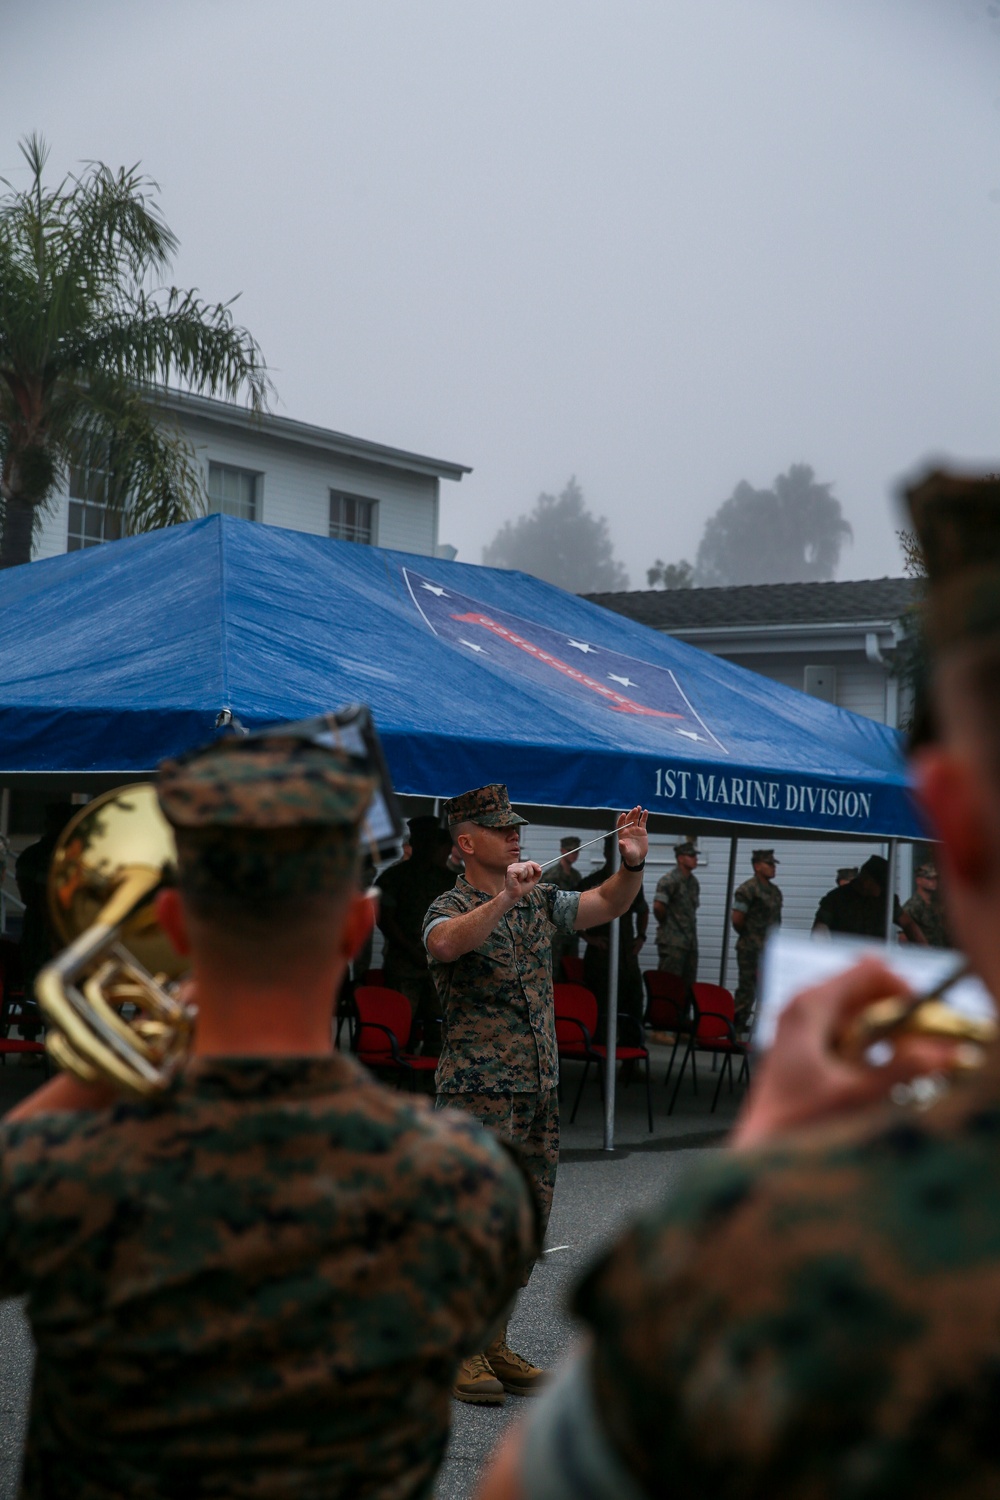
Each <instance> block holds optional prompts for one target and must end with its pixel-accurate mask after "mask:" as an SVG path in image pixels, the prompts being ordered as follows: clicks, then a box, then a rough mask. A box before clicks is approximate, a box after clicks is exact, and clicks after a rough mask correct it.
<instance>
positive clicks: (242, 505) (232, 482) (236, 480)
mask: <svg viewBox="0 0 1000 1500" xmlns="http://www.w3.org/2000/svg"><path fill="white" fill-rule="evenodd" d="M260 477H261V476H260V475H259V474H255V473H254V471H253V470H252V469H234V468H232V467H231V466H230V465H229V464H213V463H210V464H209V466H208V508H209V510H210V511H216V512H218V513H219V514H221V515H223V516H238V517H239V518H240V520H241V521H256V520H258V519H259V517H258V515H257V502H258V499H259V492H260V485H259V483H258V481H259V480H260Z"/></svg>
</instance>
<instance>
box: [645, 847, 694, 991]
mask: <svg viewBox="0 0 1000 1500" xmlns="http://www.w3.org/2000/svg"><path fill="white" fill-rule="evenodd" d="M674 856H675V858H676V860H677V863H676V865H675V866H674V868H673V869H672V870H668V871H667V873H666V874H665V875H661V876H660V878H659V880H658V881H657V883H656V894H655V895H654V897H653V916H654V917H655V918H656V924H657V926H656V951H657V953H658V954H659V963H658V965H657V967H658V968H660V969H662V970H663V971H664V972H665V973H667V974H677V975H679V976H680V978H681V979H683V981H684V983H685V984H688V985H690V984H694V982H695V980H696V979H697V978H698V906H699V904H700V902H701V887H700V885H699V884H698V877H697V875H696V874H695V873H694V872H695V870H696V869H697V868H698V849H697V846H696V845H695V844H694V843H693V841H692V840H691V839H685V841H684V842H683V843H682V844H675V845H674Z"/></svg>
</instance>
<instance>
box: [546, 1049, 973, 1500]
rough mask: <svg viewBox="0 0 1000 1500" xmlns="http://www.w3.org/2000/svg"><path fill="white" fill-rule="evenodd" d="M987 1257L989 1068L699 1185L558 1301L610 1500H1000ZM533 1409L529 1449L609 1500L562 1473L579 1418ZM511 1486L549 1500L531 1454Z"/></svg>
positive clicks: (738, 1158) (578, 1488) (722, 1168)
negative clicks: (599, 1431) (584, 1358)
mask: <svg viewBox="0 0 1000 1500" xmlns="http://www.w3.org/2000/svg"><path fill="white" fill-rule="evenodd" d="M998 1246H1000V1057H998V1056H997V1055H996V1053H994V1056H993V1058H992V1060H991V1062H990V1064H989V1065H988V1068H987V1070H986V1071H985V1073H984V1074H983V1075H980V1076H978V1077H975V1078H974V1079H973V1080H972V1081H963V1083H962V1085H960V1086H958V1087H956V1089H955V1091H954V1093H953V1094H952V1095H951V1096H950V1097H949V1098H947V1099H945V1100H944V1101H943V1102H941V1103H939V1104H937V1105H935V1106H933V1107H932V1108H931V1109H929V1110H927V1111H926V1112H922V1113H921V1112H917V1111H915V1110H913V1109H911V1108H909V1107H905V1108H898V1107H895V1106H886V1107H882V1108H879V1109H878V1110H875V1111H866V1112H865V1113H864V1114H863V1115H862V1116H860V1117H858V1116H856V1117H854V1118H853V1119H852V1120H851V1121H850V1122H844V1123H837V1124H834V1125H825V1126H820V1127H814V1128H813V1129H812V1131H811V1132H810V1133H809V1136H808V1137H806V1139H805V1140H804V1141H802V1142H801V1143H797V1144H786V1145H774V1146H771V1147H769V1148H767V1149H765V1150H760V1151H758V1152H755V1153H749V1152H748V1153H738V1154H737V1153H734V1154H727V1155H723V1156H721V1157H719V1158H718V1159H717V1160H716V1161H715V1162H713V1163H712V1164H711V1165H709V1166H705V1167H702V1168H701V1169H700V1170H698V1171H696V1172H693V1173H692V1174H691V1176H690V1177H689V1178H688V1179H687V1181H686V1183H684V1184H682V1186H681V1187H679V1188H674V1189H672V1190H671V1192H670V1195H669V1197H667V1198H666V1199H665V1200H664V1201H662V1202H661V1203H659V1204H658V1205H657V1206H656V1207H655V1208H653V1209H652V1210H650V1211H647V1212H646V1213H645V1214H643V1215H642V1216H641V1217H640V1218H639V1220H638V1221H637V1222H636V1223H635V1224H634V1225H633V1226H632V1227H631V1228H630V1229H629V1230H627V1231H626V1233H625V1234H624V1236H623V1237H622V1238H621V1239H619V1240H618V1242H617V1243H616V1245H615V1246H614V1247H613V1248H612V1250H611V1251H610V1253H608V1254H606V1255H605V1256H604V1257H603V1258H602V1259H601V1260H600V1261H599V1262H598V1264H597V1265H596V1267H595V1268H594V1269H593V1270H592V1271H591V1272H590V1273H589V1274H588V1275H587V1276H586V1278H585V1279H584V1281H583V1282H582V1284H581V1285H580V1286H579V1287H578V1288H577V1290H576V1292H575V1294H574V1296H573V1298H572V1309H573V1312H574V1313H575V1315H576V1316H577V1317H578V1318H579V1319H580V1320H581V1321H582V1322H583V1324H584V1325H585V1326H586V1327H587V1328H588V1329H589V1331H590V1333H591V1336H592V1339H593V1344H594V1351H595V1352H594V1356H593V1362H592V1364H589V1365H588V1367H587V1368H586V1372H585V1374H586V1383H587V1385H588V1386H589V1387H590V1389H591V1390H592V1393H593V1398H594V1399H593V1406H594V1408H595V1409H596V1412H597V1413H598V1414H599V1419H600V1423H601V1426H602V1427H603V1428H604V1431H605V1433H606V1434H607V1437H608V1438H609V1439H610V1442H611V1445H612V1448H613V1458H617V1459H619V1460H623V1465H622V1466H623V1468H624V1469H625V1470H626V1482H620V1483H616V1484H615V1485H614V1487H613V1489H612V1490H611V1493H613V1494H614V1495H615V1497H616V1500H618V1497H620V1496H622V1495H625V1494H627V1493H629V1491H628V1488H627V1478H628V1477H631V1478H632V1480H633V1481H634V1482H635V1483H636V1484H637V1486H638V1493H640V1494H641V1495H644V1496H647V1497H650V1500H660V1497H661V1496H663V1495H669V1496H670V1500H705V1497H706V1496H711V1497H712V1500H771V1497H778V1496H780V1497H781V1500H888V1497H892V1500H895V1497H905V1500H943V1497H947V1500H989V1497H993V1496H996V1495H1000V1445H998V1443H997V1436H996V1432H997V1428H996V1411H997V1378H998V1377H997V1372H998V1370H1000V1259H998ZM734 1268H738V1274H736V1273H735V1269H734ZM545 1401H546V1398H545V1397H544V1396H543V1397H542V1404H541V1405H540V1406H538V1407H536V1408H535V1409H534V1410H533V1411H532V1413H531V1414H530V1418H529V1420H530V1421H531V1422H532V1423H538V1424H540V1425H541V1427H542V1428H543V1429H545V1428H546V1427H547V1428H548V1429H549V1434H548V1435H549V1437H550V1438H551V1437H554V1438H555V1440H556V1443H555V1446H554V1447H553V1444H552V1443H551V1442H548V1443H545V1442H541V1434H539V1439H538V1442H539V1444H540V1451H544V1450H545V1449H546V1448H547V1449H548V1450H549V1451H550V1452H551V1453H552V1456H553V1458H554V1460H555V1463H554V1468H555V1469H560V1468H561V1469H562V1472H563V1473H564V1474H566V1473H569V1474H570V1475H571V1478H572V1481H573V1482H572V1484H571V1486H570V1491H569V1493H572V1494H574V1495H579V1494H582V1493H586V1494H588V1495H593V1496H598V1495H599V1496H600V1497H601V1500H604V1496H605V1493H606V1491H605V1489H604V1488H600V1489H598V1488H593V1489H592V1488H590V1487H588V1486H586V1485H585V1484H584V1483H583V1482H582V1479H581V1474H580V1467H579V1465H578V1464H576V1463H574V1462H571V1459H572V1455H571V1454H570V1452H569V1447H570V1445H569V1443H568V1441H567V1436H566V1434H567V1431H572V1430H573V1427H574V1426H577V1427H579V1426H581V1425H582V1424H583V1418H582V1417H581V1415H580V1413H579V1411H576V1412H574V1411H568V1412H567V1411H565V1410H564V1411H563V1412H562V1413H561V1414H557V1413H556V1412H555V1411H547V1410H546V1407H545V1404H544V1403H545ZM560 1445H561V1446H560ZM536 1446H537V1445H536ZM524 1474H525V1485H524V1491H525V1497H526V1500H536V1497H542V1496H544V1497H546V1500H548V1497H549V1496H557V1495H558V1496H560V1500H561V1496H562V1493H563V1491H562V1490H560V1489H559V1488H558V1487H556V1485H555V1484H553V1486H552V1487H551V1488H550V1487H549V1486H548V1485H547V1484H546V1483H545V1481H544V1479H543V1478H542V1477H541V1476H540V1474H539V1463H538V1462H537V1461H536V1454H535V1451H534V1450H533V1445H532V1442H531V1440H530V1438H529V1442H528V1445H527V1447H526V1452H525V1465H524ZM574 1485H575V1488H574V1487H573V1486H574Z"/></svg>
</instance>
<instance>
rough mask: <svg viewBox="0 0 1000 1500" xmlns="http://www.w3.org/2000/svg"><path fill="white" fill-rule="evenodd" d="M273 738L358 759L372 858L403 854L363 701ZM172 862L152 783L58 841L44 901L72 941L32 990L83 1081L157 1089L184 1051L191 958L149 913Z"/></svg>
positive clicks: (58, 1048) (112, 800) (55, 1043)
mask: <svg viewBox="0 0 1000 1500" xmlns="http://www.w3.org/2000/svg"><path fill="white" fill-rule="evenodd" d="M268 734H298V735H301V736H302V737H303V738H308V739H312V740H314V741H315V742H316V743H318V744H324V745H328V746H330V747H333V748H337V749H340V750H342V751H343V752H344V753H345V754H348V755H350V756H352V757H353V758H355V759H357V760H359V761H361V762H363V764H364V765H365V768H366V770H367V771H368V772H369V773H370V774H373V775H374V776H375V778H376V780H377V782H378V786H377V789H376V792H375V795H374V797H373V799H372V803H371V806H370V807H369V810H368V813H367V815H366V819H365V824H364V826H363V831H364V834H365V836H366V837H367V839H368V842H369V844H370V846H371V849H372V853H373V855H374V856H375V857H377V858H382V859H387V858H394V857H398V855H399V852H400V849H401V845H402V832H403V820H402V817H401V815H400V812H399V808H398V804H397V802H396V797H395V793H394V792H393V788H392V781H391V779H390V777H389V772H388V768H387V767H386V764H385V760H384V757H383V755H382V749H381V744H380V742H379V739H378V735H377V733H376V730H375V726H374V724H373V722H372V719H371V715H370V713H369V711H368V709H367V708H365V707H364V706H362V705H357V704H353V705H351V706H350V707H349V708H345V709H340V710H338V711H337V712H336V713H332V714H324V715H323V716H322V717H320V718H317V719H309V720H305V721H303V722H301V723H297V724H282V725H281V726H279V727H276V728H274V729H270V730H264V731H263V735H264V736H266V735H268ZM247 738H251V736H247ZM176 858H177V847H176V843H175V840H174V831H173V829H172V828H171V827H170V824H169V823H168V822H167V820H166V818H164V816H163V814H162V812H161V811H160V807H159V803H158V801H157V795H156V787H155V786H154V785H153V784H152V783H151V782H137V783H134V784H132V785H130V786H124V787H117V788H116V789H115V790H113V791H110V792H106V793H104V795H103V796H100V797H96V798H94V800H93V801H92V802H89V803H87V805H86V806H85V807H84V808H82V809H81V811H80V812H79V813H77V814H76V816H75V817H74V818H72V819H71V820H70V822H69V823H68V824H67V825H66V827H65V828H64V829H63V832H62V833H61V835H60V837H59V841H58V843H57V846H56V850H55V854H54V855H53V859H52V864H51V866H50V869H49V906H50V910H51V913H52V919H53V923H54V925H55V928H56V931H57V933H58V935H59V937H60V938H61V940H62V941H63V942H65V943H66V944H68V946H67V947H66V948H65V949H64V950H63V951H62V952H61V953H60V954H59V955H58V956H57V957H56V958H55V959H54V960H53V961H52V962H51V963H50V964H47V965H46V966H45V968H44V969H42V971H41V972H40V974H39V975H38V978H37V980H36V981H35V992H36V995H37V997H38V1003H39V1005H40V1007H41V1009H42V1011H43V1012H44V1014H45V1016H46V1019H47V1021H48V1023H49V1025H48V1029H47V1032H46V1037H45V1045H46V1047H47V1049H48V1052H49V1055H50V1056H51V1057H52V1059H53V1061H54V1062H55V1063H56V1064H57V1065H58V1066H59V1067H60V1068H64V1069H66V1070H67V1071H69V1072H71V1073H74V1074H75V1075H76V1077H78V1078H80V1079H81V1080H82V1081H83V1082H84V1083H95V1082H98V1081H100V1080H103V1081H106V1082H109V1083H111V1084H113V1085H115V1086H116V1087H117V1088H119V1089H122V1090H123V1091H125V1092H127V1093H130V1094H137V1095H140V1096H145V1095H150V1094H156V1093H159V1092H161V1091H162V1090H163V1089H164V1088H166V1087H167V1085H168V1084H169V1082H170V1080H171V1078H172V1077H173V1075H174V1073H175V1072H176V1071H177V1069H178V1067H179V1066H180V1065H181V1063H182V1062H183V1061H184V1058H185V1057H186V1055H187V1052H188V1049H189V1047H190V1043H191V1036H192V1033H193V1029H194V1025H195V1021H196V1016H197V1010H196V1007H195V1006H193V1005H191V1004H190V1003H189V1002H188V1001H187V1000H186V999H185V998H184V996H183V994H182V993H181V991H180V986H179V980H180V978H181V976H182V974H183V972H184V970H185V968H186V963H185V961H184V960H183V959H181V958H180V957H179V956H178V955H177V953H175V952H174V950H173V948H172V946H171V944H170V942H169V940H168V939H167V936H166V934H165V933H164V932H163V930H162V929H161V928H160V926H159V924H158V923H157V921H156V916H155V913H154V910H153V902H154V898H155V896H156V893H157V892H158V891H159V890H160V889H161V888H162V887H163V886H164V885H166V884H170V883H172V882H173V880H174V878H175V866H176ZM123 1011H127V1012H128V1019H126V1018H125V1016H124V1015H123Z"/></svg>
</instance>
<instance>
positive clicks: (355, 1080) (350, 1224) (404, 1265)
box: [0, 1054, 537, 1500]
mask: <svg viewBox="0 0 1000 1500" xmlns="http://www.w3.org/2000/svg"><path fill="white" fill-rule="evenodd" d="M0 1195H2V1196H0V1264H2V1267H3V1270H2V1273H0V1295H2V1296H17V1295H22V1294H26V1296H27V1312H28V1316H29V1318H30V1320H31V1325H32V1330H33V1333H34V1339H35V1345H36V1349H37V1357H36V1365H35V1379H34V1390H33V1394H32V1402H31V1423H30V1430H29V1434H28V1449H27V1462H26V1468H25V1476H24V1493H25V1495H26V1496H29V1497H33V1496H39V1497H41V1496H45V1497H47V1500H48V1497H53V1496H66V1497H70V1496H72V1497H73V1500H110V1497H112V1496H114V1497H118V1496H125V1495H128V1496H138V1495H142V1496H150V1497H154V1496H155V1497H157V1500H159V1497H164V1500H166V1497H170V1500H174V1497H179V1496H184V1497H201V1496H204V1497H208V1496H219V1495H246V1496H253V1497H254V1500H286V1497H287V1496H290V1495H296V1496H299V1495H301V1496H316V1497H319V1496H324V1497H325V1496H338V1495H341V1496H344V1497H345V1500H346V1497H352V1500H353V1497H354V1496H384V1497H390V1496H391V1497H392V1500H396V1497H402V1496H423V1495H429V1494H430V1492H431V1488H432V1481H433V1476H434V1473H435V1470H436V1469H437V1467H438V1465H439V1463H440V1461H441V1458H442V1456H443V1453H444V1448H445V1444H446V1440H447V1434H448V1427H449V1421H450V1405H449V1396H448V1389H449V1383H450V1379H451V1373H452V1371H453V1369H454V1368H455V1366H456V1364H457V1362H458V1360H459V1358H460V1357H463V1356H465V1355H466V1354H468V1353H469V1352H470V1351H471V1350H474V1349H478V1348H481V1347H482V1344H483V1342H484V1339H485V1337H487V1336H488V1334H489V1331H490V1327H491V1325H492V1324H493V1323H495V1322H497V1321H499V1319H500V1318H501V1317H502V1315H503V1312H504V1309H505V1306H506V1304H507V1303H508V1302H509V1301H510V1300H511V1298H512V1297H513V1295H514V1293H515V1291H516V1289H517V1287H518V1286H519V1285H520V1284H521V1281H522V1279H523V1270H524V1265H525V1263H526V1261H527V1260H530V1258H531V1257H532V1256H533V1255H534V1254H536V1253H537V1238H536V1230H535V1226H534V1218H533V1207H532V1204H531V1201H530V1194H529V1192H528V1190H527V1187H526V1185H525V1182H524V1178H523V1176H522V1174H521V1172H520V1170H519V1169H518V1168H517V1167H516V1166H515V1165H514V1163H513V1161H512V1160H511V1158H510V1156H509V1155H508V1153H507V1151H506V1150H505V1149H504V1148H503V1146H502V1145H501V1144H500V1143H499V1142H497V1141H495V1140H494V1139H493V1138H492V1137H491V1136H490V1135H488V1134H487V1133H485V1132H484V1131H482V1130H480V1129H479V1127H478V1126H477V1125H475V1124H474V1123H473V1122H472V1121H469V1120H467V1119H465V1118H463V1116H461V1115H459V1114H450V1113H449V1114H441V1113H438V1114H435V1113H433V1111H432V1110H431V1109H430V1107H429V1105H428V1104H427V1103H425V1102H424V1101H419V1100H413V1099H408V1098H406V1097H405V1096H403V1095H400V1094H398V1093H395V1092H390V1091H389V1090H387V1089H384V1088H383V1087H382V1086H381V1085H379V1084H377V1083H375V1082H374V1081H373V1080H372V1079H371V1078H369V1077H368V1075H367V1074H366V1073H365V1072H364V1070H363V1069H362V1068H361V1067H360V1066H359V1065H358V1064H356V1063H355V1062H354V1061H353V1060H352V1059H349V1058H347V1057H345V1056H343V1055H340V1054H337V1055H334V1056H331V1057H325V1058H316V1059H303V1058H292V1059H279V1060H271V1059H267V1060H259V1059H253V1058H235V1059H225V1060H215V1059H212V1060H202V1061H198V1062H195V1063H192V1064H191V1065H190V1066H189V1067H188V1069H187V1071H186V1072H185V1074H184V1075H183V1076H182V1078H181V1079H180V1081H179V1083H178V1085H177V1087H176V1089H175V1090H174V1091H173V1092H172V1093H171V1094H170V1095H169V1096H168V1097H167V1098H165V1099H163V1100H157V1101H155V1102H153V1103H141V1104H124V1103H123V1104H119V1105H117V1106H116V1107H115V1108H114V1109H111V1110H104V1111H101V1112H98V1113H94V1114H88V1115H80V1114H59V1115H46V1116H39V1117H37V1118H36V1119H34V1120H27V1121H25V1122H23V1123H22V1124H19V1125H9V1126H7V1127H5V1128H2V1129H0Z"/></svg>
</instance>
